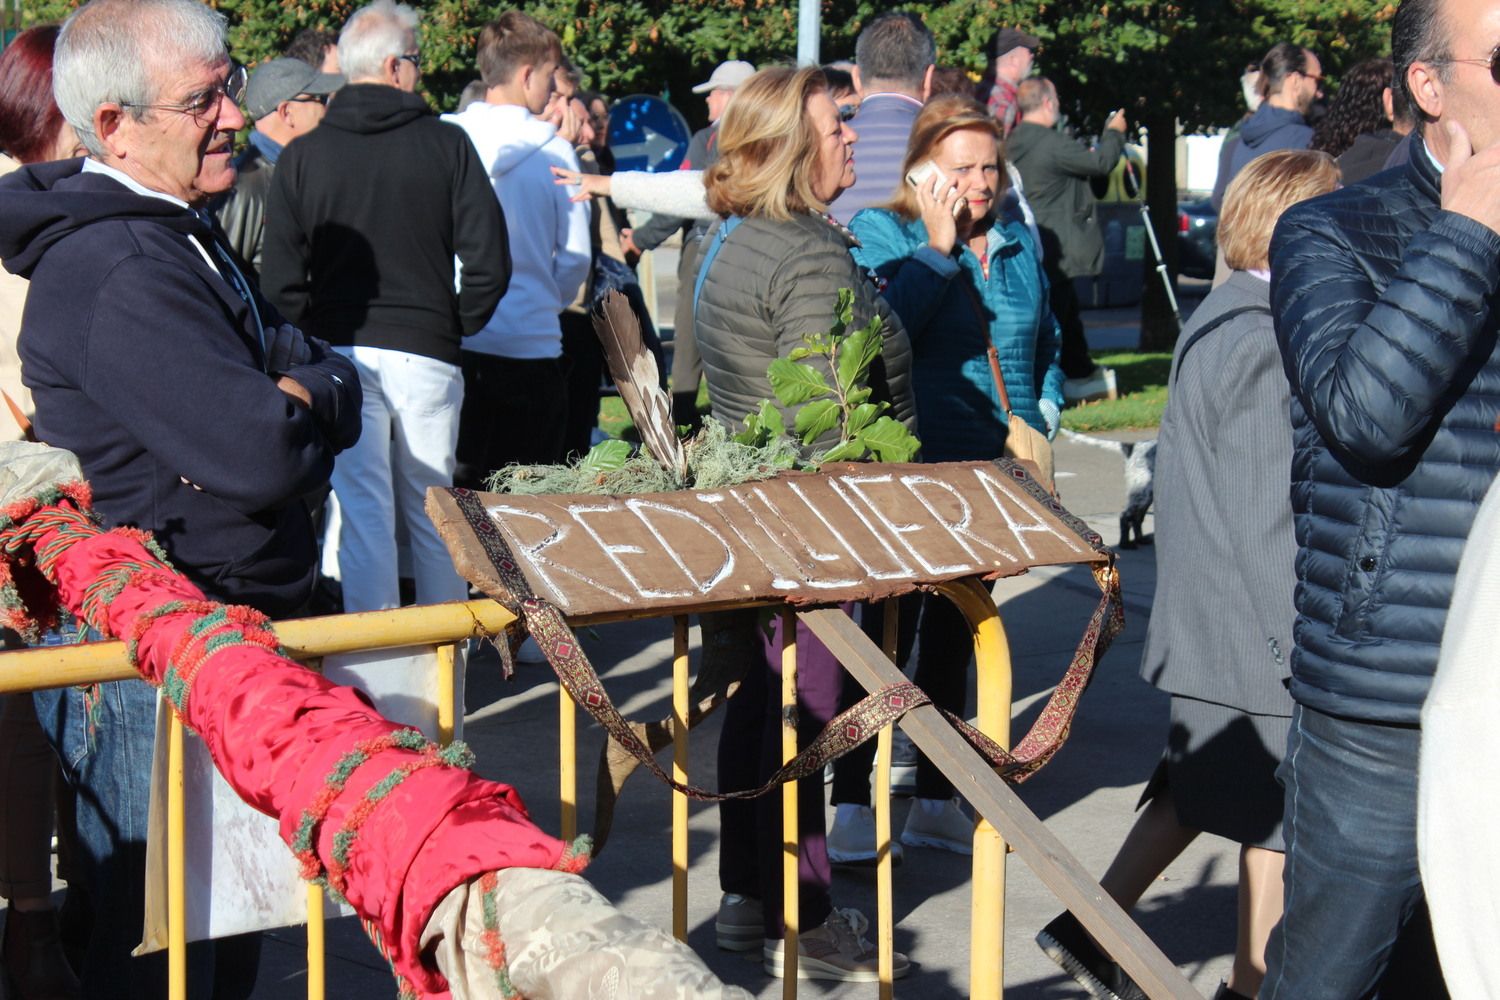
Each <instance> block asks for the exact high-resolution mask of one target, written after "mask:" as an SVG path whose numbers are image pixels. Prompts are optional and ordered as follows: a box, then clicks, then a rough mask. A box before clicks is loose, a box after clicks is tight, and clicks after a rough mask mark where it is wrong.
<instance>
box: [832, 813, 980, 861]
mask: <svg viewBox="0 0 1500 1000" xmlns="http://www.w3.org/2000/svg"><path fill="white" fill-rule="evenodd" d="M927 801H930V800H928V799H913V800H912V804H911V812H909V813H907V814H906V829H904V830H902V831H901V843H903V844H905V845H906V846H908V847H935V848H937V849H938V850H940V851H952V852H953V853H954V854H973V853H974V821H973V820H972V819H970V818H969V816H968V814H967V813H965V812H964V811H963V810H962V809H961V808H959V805H958V799H949V800H948V801H947V802H944V803H943V807H942V809H941V810H939V811H938V812H936V813H929V812H928V811H927V810H926V809H924V808H923V807H922V803H924V802H927ZM830 853H831V852H830Z"/></svg>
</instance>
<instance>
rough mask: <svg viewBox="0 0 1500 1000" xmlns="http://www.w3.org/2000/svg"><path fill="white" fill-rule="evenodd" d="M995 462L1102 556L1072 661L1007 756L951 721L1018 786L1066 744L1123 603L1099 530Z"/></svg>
mask: <svg viewBox="0 0 1500 1000" xmlns="http://www.w3.org/2000/svg"><path fill="white" fill-rule="evenodd" d="M995 466H996V467H997V468H999V469H1000V470H1001V471H1003V472H1004V473H1006V474H1007V475H1009V476H1010V477H1011V478H1012V479H1013V480H1014V481H1015V482H1016V484H1017V485H1018V486H1019V487H1020V488H1021V489H1023V490H1025V491H1026V492H1027V493H1030V494H1031V495H1032V497H1033V498H1035V499H1036V501H1037V503H1039V504H1041V505H1042V506H1043V507H1046V508H1047V509H1048V510H1049V511H1051V512H1052V514H1053V515H1054V516H1056V517H1057V518H1058V520H1060V521H1062V522H1063V524H1065V525H1067V526H1068V528H1069V529H1071V530H1072V531H1073V532H1074V533H1076V534H1077V535H1078V537H1079V538H1081V539H1083V541H1084V542H1086V543H1087V544H1088V546H1089V547H1090V548H1092V549H1093V550H1094V551H1095V552H1098V553H1100V554H1101V555H1103V556H1105V557H1106V561H1105V562H1104V563H1102V564H1096V565H1095V566H1094V567H1093V569H1092V572H1093V575H1094V583H1095V584H1097V585H1098V587H1099V603H1098V605H1097V606H1096V607H1095V608H1094V612H1093V614H1092V615H1090V616H1089V623H1088V626H1087V627H1086V628H1085V629H1084V632H1083V635H1082V637H1081V638H1080V639H1079V640H1078V645H1077V646H1076V647H1075V648H1074V650H1073V659H1072V660H1071V661H1069V663H1068V669H1067V670H1066V671H1065V672H1064V673H1063V676H1062V679H1061V680H1060V681H1058V682H1057V687H1055V688H1053V690H1052V695H1051V697H1049V698H1048V699H1047V704H1046V705H1045V706H1043V708H1042V712H1041V714H1040V715H1038V716H1037V718H1036V721H1035V722H1033V723H1032V724H1031V729H1030V730H1029V731H1028V732H1027V733H1026V735H1025V736H1024V737H1022V739H1021V741H1020V742H1019V743H1017V744H1016V746H1015V749H1014V750H1013V751H1011V752H1010V753H1008V754H1006V753H1005V752H1004V751H1001V754H1003V758H1004V759H999V760H997V759H996V756H995V755H994V754H992V753H989V752H987V750H986V749H985V748H984V747H982V746H980V745H979V743H977V742H976V737H978V738H981V739H985V740H988V737H985V736H984V734H983V733H979V732H978V730H973V735H971V734H970V732H969V731H968V730H969V729H970V727H968V725H967V723H962V722H961V720H953V722H954V727H955V728H956V729H958V730H959V732H960V733H963V734H964V736H965V737H966V738H967V739H968V740H969V743H970V745H972V746H973V747H974V749H975V750H978V751H979V752H980V753H981V754H983V755H984V756H985V757H986V758H987V759H988V760H989V761H990V763H992V764H994V765H995V766H996V767H998V768H1000V769H1001V776H1002V777H1004V778H1005V779H1006V780H1007V781H1009V782H1011V783H1013V784H1020V783H1021V782H1023V781H1025V780H1026V779H1027V778H1029V777H1031V776H1032V775H1033V774H1035V773H1036V772H1037V771H1039V770H1041V768H1042V765H1044V764H1046V763H1047V762H1048V761H1049V760H1051V759H1052V757H1053V755H1054V754H1056V753H1057V751H1058V750H1059V749H1061V748H1062V745H1063V744H1064V743H1065V742H1067V739H1068V734H1069V733H1070V732H1071V731H1072V727H1073V716H1074V715H1075V714H1076V713H1077V711H1078V701H1079V699H1080V698H1081V697H1083V692H1084V690H1085V689H1087V688H1088V686H1089V682H1090V681H1091V680H1092V679H1093V675H1094V667H1096V666H1097V665H1098V663H1099V660H1100V659H1101V658H1102V657H1103V656H1104V654H1105V652H1106V651H1107V650H1108V649H1109V647H1110V644H1111V643H1112V642H1114V638H1115V636H1117V635H1119V634H1120V631H1121V630H1122V629H1123V628H1124V627H1125V602H1124V600H1123V599H1122V598H1121V596H1120V571H1119V569H1118V568H1117V567H1116V566H1115V555H1114V553H1113V552H1112V551H1110V549H1109V547H1108V546H1106V545H1105V544H1104V539H1103V538H1101V537H1100V536H1099V533H1098V532H1097V531H1094V530H1093V529H1092V528H1090V527H1089V526H1088V525H1087V524H1085V523H1084V521H1083V520H1082V519H1081V518H1079V517H1077V516H1076V515H1074V514H1072V513H1070V512H1069V511H1068V510H1067V509H1066V508H1064V507H1063V505H1062V504H1061V503H1060V502H1058V499H1057V497H1055V496H1053V495H1052V494H1051V493H1050V492H1048V490H1047V488H1046V487H1045V486H1043V485H1042V484H1041V483H1039V482H1037V481H1036V480H1035V479H1033V478H1032V476H1031V475H1030V473H1028V472H1027V471H1026V469H1025V468H1024V467H1023V466H1021V465H1020V464H1019V463H1017V462H1013V461H1011V460H1010V459H998V460H997V461H996V462H995ZM995 749H999V748H998V747H996V748H995Z"/></svg>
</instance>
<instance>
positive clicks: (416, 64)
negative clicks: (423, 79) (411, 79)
mask: <svg viewBox="0 0 1500 1000" xmlns="http://www.w3.org/2000/svg"><path fill="white" fill-rule="evenodd" d="M396 58H397V59H404V60H405V61H407V62H409V63H411V66H412V69H418V70H419V69H421V68H422V53H420V52H403V53H401V54H400V55H399V56H397V57H396Z"/></svg>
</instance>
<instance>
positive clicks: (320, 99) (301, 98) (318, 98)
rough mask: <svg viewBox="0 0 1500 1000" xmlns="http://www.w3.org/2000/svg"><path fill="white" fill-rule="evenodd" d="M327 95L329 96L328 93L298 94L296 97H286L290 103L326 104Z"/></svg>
mask: <svg viewBox="0 0 1500 1000" xmlns="http://www.w3.org/2000/svg"><path fill="white" fill-rule="evenodd" d="M328 97H329V95H328V94H298V95H297V96H296V97H289V98H287V100H288V101H289V102H291V103H292V104H322V105H327V104H328Z"/></svg>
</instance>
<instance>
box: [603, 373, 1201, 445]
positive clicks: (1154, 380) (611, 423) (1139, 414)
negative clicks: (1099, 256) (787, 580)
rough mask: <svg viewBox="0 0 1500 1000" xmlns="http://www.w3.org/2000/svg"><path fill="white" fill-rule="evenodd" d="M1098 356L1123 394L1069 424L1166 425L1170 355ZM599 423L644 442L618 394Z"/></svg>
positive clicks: (1066, 420)
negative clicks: (1162, 417) (1164, 418)
mask: <svg viewBox="0 0 1500 1000" xmlns="http://www.w3.org/2000/svg"><path fill="white" fill-rule="evenodd" d="M1094 360H1095V361H1097V362H1098V363H1099V364H1101V365H1103V366H1105V367H1106V368H1113V369H1114V370H1115V383H1116V385H1117V386H1118V388H1119V391H1120V398H1119V399H1104V400H1100V401H1099V402H1097V403H1080V404H1078V405H1076V406H1070V407H1068V408H1067V409H1066V410H1064V411H1063V415H1062V422H1063V426H1064V427H1066V428H1067V429H1068V430H1070V431H1078V432H1080V433H1086V432H1093V431H1124V430H1146V429H1150V428H1153V427H1156V426H1158V425H1160V424H1161V411H1162V410H1163V409H1164V408H1165V407H1166V405H1167V374H1168V373H1169V372H1170V371H1171V370H1172V355H1171V354H1170V353H1167V352H1162V353H1147V352H1142V351H1121V352H1119V353H1117V354H1096V355H1094ZM698 409H699V411H700V412H703V413H707V412H708V388H707V386H705V385H699V387H698ZM599 427H600V429H601V430H603V431H604V433H606V434H608V435H609V436H610V437H623V438H626V439H628V440H631V441H635V440H638V436H637V435H636V433H635V425H634V424H633V423H631V420H630V414H628V413H626V412H625V404H624V403H622V402H620V397H618V396H605V397H604V398H603V399H602V400H601V401H600V406H599Z"/></svg>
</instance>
